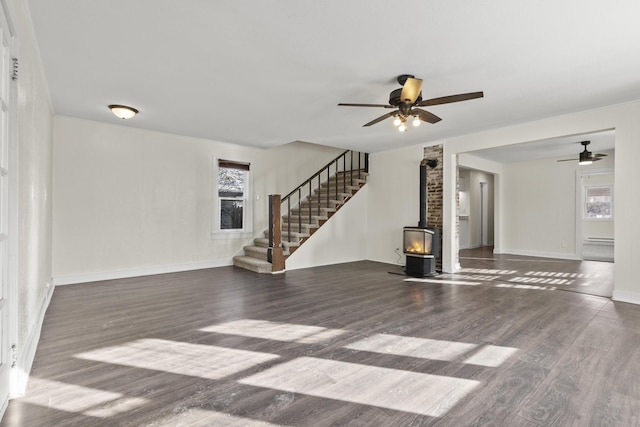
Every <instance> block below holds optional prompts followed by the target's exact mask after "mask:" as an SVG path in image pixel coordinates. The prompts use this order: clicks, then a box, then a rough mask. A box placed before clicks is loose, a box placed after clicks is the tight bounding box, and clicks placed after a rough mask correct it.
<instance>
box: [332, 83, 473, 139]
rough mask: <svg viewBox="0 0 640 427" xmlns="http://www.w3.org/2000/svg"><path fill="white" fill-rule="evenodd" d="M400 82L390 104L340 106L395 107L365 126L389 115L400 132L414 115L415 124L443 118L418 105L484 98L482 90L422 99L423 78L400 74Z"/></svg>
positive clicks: (393, 92) (391, 95) (347, 105)
mask: <svg viewBox="0 0 640 427" xmlns="http://www.w3.org/2000/svg"><path fill="white" fill-rule="evenodd" d="M398 83H400V84H401V85H402V87H401V88H400V89H395V90H393V91H392V92H391V93H390V94H389V104H347V103H340V104H338V106H344V107H382V108H395V109H396V110H394V111H391V112H390V113H387V114H384V115H382V116H380V117H378V118H377V119H373V120H371V121H370V122H369V123H366V124H365V125H364V126H371V125H375V124H376V123H378V122H381V121H383V120H385V119H388V118H389V117H395V120H394V125H396V126H397V127H398V130H400V132H404V131H406V130H407V125H406V122H407V119H408V118H409V117H413V125H414V126H418V125H419V124H420V121H423V122H427V123H437V122H439V121H440V120H442V119H441V118H440V117H438V116H436V115H435V114H433V113H430V112H428V111H425V110H423V109H421V108H418V107H428V106H432V105H441V104H450V103H452V102H460V101H467V100H469V99H476V98H482V97H483V96H484V94H483V93H482V92H471V93H461V94H458V95H450V96H443V97H440V98H431V99H427V100H424V101H423V100H422V80H421V79H416V78H415V77H414V76H412V75H410V74H402V75H400V76H398Z"/></svg>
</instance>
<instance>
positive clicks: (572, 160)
mask: <svg viewBox="0 0 640 427" xmlns="http://www.w3.org/2000/svg"><path fill="white" fill-rule="evenodd" d="M579 160H580V159H562V160H556V161H558V162H577V161H579Z"/></svg>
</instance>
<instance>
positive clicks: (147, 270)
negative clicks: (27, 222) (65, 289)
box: [53, 257, 233, 286]
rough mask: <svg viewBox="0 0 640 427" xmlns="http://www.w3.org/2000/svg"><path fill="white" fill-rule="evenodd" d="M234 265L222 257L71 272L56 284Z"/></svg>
mask: <svg viewBox="0 0 640 427" xmlns="http://www.w3.org/2000/svg"><path fill="white" fill-rule="evenodd" d="M229 265H233V258H231V257H229V258H220V259H217V260H214V261H203V262H194V263H188V264H174V265H158V266H153V267H141V268H132V269H130V270H114V271H102V272H97V273H83V274H71V275H67V276H59V277H54V279H53V281H54V283H55V285H56V286H62V285H73V284H76V283H87V282H101V281H104V280H115V279H126V278H130V277H140V276H152V275H155V274H166V273H179V272H181V271H191V270H203V269H206V268H216V267H226V266H229Z"/></svg>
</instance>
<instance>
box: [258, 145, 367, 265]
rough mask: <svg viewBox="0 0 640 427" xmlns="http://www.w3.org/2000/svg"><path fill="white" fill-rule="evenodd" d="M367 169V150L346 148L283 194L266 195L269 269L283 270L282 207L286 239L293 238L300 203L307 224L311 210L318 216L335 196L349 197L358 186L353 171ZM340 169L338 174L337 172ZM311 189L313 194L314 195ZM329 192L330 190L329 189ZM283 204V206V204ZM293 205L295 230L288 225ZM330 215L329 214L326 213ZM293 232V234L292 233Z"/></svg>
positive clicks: (300, 231) (301, 230)
mask: <svg viewBox="0 0 640 427" xmlns="http://www.w3.org/2000/svg"><path fill="white" fill-rule="evenodd" d="M356 171H357V172H365V173H368V172H369V153H362V152H359V151H351V150H346V151H344V152H343V153H342V154H340V155H339V156H338V157H336V158H335V159H333V160H332V161H330V162H329V163H327V165H325V166H324V167H323V168H321V169H320V170H319V171H318V172H316V173H315V174H313V175H312V176H311V177H310V178H309V179H307V180H306V181H305V182H303V183H302V184H300V185H299V186H298V187H297V188H296V189H294V190H293V191H291V192H290V193H289V194H287V195H286V196H284V197H280V195H278V194H275V195H270V196H269V249H268V253H267V259H268V261H269V262H270V263H271V264H272V271H274V272H276V271H282V270H284V267H285V265H284V260H285V257H284V255H283V248H282V237H283V235H282V231H281V230H282V225H283V224H282V211H285V212H286V219H287V220H286V229H287V231H286V235H285V236H284V237H286V241H287V242H291V241H293V240H292V238H297V236H299V235H301V234H303V227H302V224H303V221H302V219H303V213H302V211H303V203H307V204H308V207H307V208H306V209H304V210H306V211H308V212H306V213H305V214H304V216H305V217H306V218H305V219H306V220H308V224H309V223H311V222H312V217H313V216H314V215H313V213H315V214H316V215H317V216H318V217H322V216H323V215H322V213H323V210H322V209H323V208H326V209H330V208H331V207H332V203H333V202H334V200H332V199H331V197H332V196H333V197H335V198H336V199H337V198H339V197H343V196H345V195H346V197H350V196H351V195H352V194H353V193H354V192H355V190H357V188H358V187H359V184H357V183H356V184H357V185H354V179H358V178H359V175H358V177H355V178H354V174H355V172H356ZM340 173H341V174H342V175H341V176H340ZM333 175H335V176H336V178H335V180H334V182H331V177H332V176H333ZM323 179H326V183H327V188H326V191H324V193H326V194H323V188H322V183H323V181H322V180H323ZM314 190H315V194H316V195H317V197H314ZM332 192H333V193H332ZM285 205H286V208H285ZM296 208H297V211H298V212H297V224H298V226H297V231H292V229H295V224H294V226H293V227H292V221H291V218H292V210H293V209H296ZM327 216H330V215H327ZM293 233H297V234H295V235H294V234H293Z"/></svg>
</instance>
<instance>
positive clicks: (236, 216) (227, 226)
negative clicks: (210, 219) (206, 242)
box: [213, 159, 251, 239]
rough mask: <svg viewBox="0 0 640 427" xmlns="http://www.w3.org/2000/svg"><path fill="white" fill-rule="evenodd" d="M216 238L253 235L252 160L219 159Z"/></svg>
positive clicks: (214, 235)
mask: <svg viewBox="0 0 640 427" xmlns="http://www.w3.org/2000/svg"><path fill="white" fill-rule="evenodd" d="M216 182H217V205H216V209H215V210H214V212H215V214H214V215H215V219H214V233H213V238H223V239H224V238H244V237H251V215H250V213H251V206H249V201H250V200H251V198H250V197H249V163H239V162H233V161H229V160H221V159H220V160H218V168H217V175H216Z"/></svg>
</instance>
